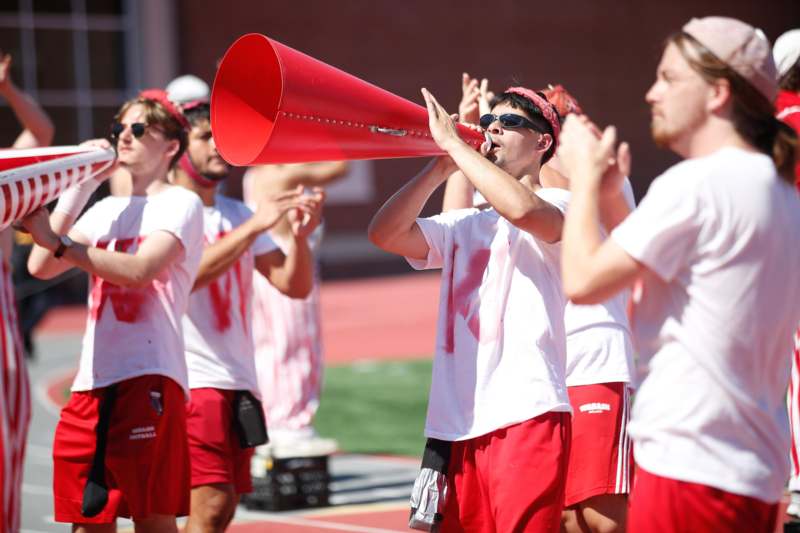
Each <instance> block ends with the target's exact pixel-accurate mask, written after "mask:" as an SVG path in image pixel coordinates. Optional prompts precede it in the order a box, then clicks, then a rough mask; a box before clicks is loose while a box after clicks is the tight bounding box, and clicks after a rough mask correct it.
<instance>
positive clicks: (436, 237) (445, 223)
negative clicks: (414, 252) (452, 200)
mask: <svg viewBox="0 0 800 533" xmlns="http://www.w3.org/2000/svg"><path fill="white" fill-rule="evenodd" d="M477 211H478V210H477V209H456V210H453V211H448V212H447V213H441V214H439V215H435V216H432V217H428V218H418V219H417V226H419V229H420V230H421V231H422V236H423V237H425V242H427V243H428V257H426V258H425V259H414V258H413V257H406V261H408V264H409V265H411V268H413V269H415V270H429V269H434V268H442V266H443V265H444V257H445V255H446V253H447V249H448V246H450V247H452V246H453V239H452V233H453V231H454V229H455V226H456V224H457V223H458V221H459V220H461V219H463V218H464V217H467V216H469V215H471V214H473V213H476V212H477ZM448 237H449V238H448Z"/></svg>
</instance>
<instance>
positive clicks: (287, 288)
mask: <svg viewBox="0 0 800 533" xmlns="http://www.w3.org/2000/svg"><path fill="white" fill-rule="evenodd" d="M256 270H258V272H259V273H260V274H261V275H262V276H264V277H265V278H267V279H268V280H269V282H270V283H271V284H272V285H273V286H274V287H275V288H276V289H278V290H279V291H280V292H282V293H283V294H285V295H286V296H289V297H290V298H305V297H306V296H308V295H309V294H310V293H311V289H312V287H313V283H314V279H313V278H314V255H313V254H312V253H311V248H309V246H308V240H307V239H305V238H293V239H291V241H290V242H289V244H288V247H287V251H286V253H284V252H283V251H282V250H280V249H278V250H273V251H271V252H268V253H266V254H262V255H259V256H256Z"/></svg>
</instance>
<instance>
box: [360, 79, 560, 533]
mask: <svg viewBox="0 0 800 533" xmlns="http://www.w3.org/2000/svg"><path fill="white" fill-rule="evenodd" d="M423 95H424V97H425V101H426V104H427V106H428V114H429V118H430V130H431V134H432V135H433V138H434V140H435V141H436V143H437V144H438V145H439V146H440V147H441V148H442V149H443V150H445V151H446V152H447V153H448V155H447V156H444V157H440V158H438V159H436V160H434V161H433V162H431V163H430V164H429V165H428V166H427V167H426V168H425V169H424V170H423V171H422V172H421V173H420V174H418V175H417V176H416V177H415V178H413V179H412V180H411V181H410V182H409V183H408V184H407V185H406V186H404V187H403V188H402V189H400V191H398V192H397V193H396V194H395V195H394V196H393V197H392V198H391V199H389V201H387V203H386V204H385V205H384V206H383V207H382V208H381V210H380V211H379V212H378V214H376V215H375V218H374V219H373V220H372V223H371V225H370V231H369V236H370V239H371V240H372V242H374V243H375V244H376V245H377V246H379V247H380V248H383V249H384V250H387V251H390V252H393V253H396V254H399V255H403V256H405V257H406V258H407V260H408V261H409V263H410V264H411V265H412V266H413V267H415V268H419V269H423V268H425V269H427V268H442V269H443V271H442V289H441V299H440V312H439V319H438V326H437V328H438V334H437V342H436V353H435V357H434V363H433V381H432V384H431V391H430V398H429V402H428V415H427V420H426V424H425V435H426V436H427V437H428V438H429V439H435V440H436V441H438V442H440V443H441V442H444V443H447V444H450V443H452V444H451V445H450V447H449V452H450V453H449V463H448V464H445V465H444V470H446V475H447V484H448V486H449V489H448V490H449V493H450V494H449V497H448V498H447V502H446V503H445V504H444V505H443V508H439V509H432V510H431V511H433V512H441V513H442V514H443V520H442V521H441V524H440V528H441V529H440V530H441V531H443V532H450V531H482V532H505V531H557V530H558V528H559V524H560V521H561V512H562V509H563V504H564V484H565V476H566V471H567V460H568V457H569V443H570V404H569V396H568V395H567V389H566V385H565V378H564V368H565V357H566V355H565V333H564V305H565V303H566V301H565V298H564V295H563V293H562V291H561V287H560V284H561V279H560V276H559V266H558V263H559V255H560V246H559V245H558V242H559V240H560V239H561V227H562V223H563V218H564V215H563V213H564V211H565V209H566V205H567V201H568V198H569V193H568V192H567V191H564V190H561V189H543V188H541V187H540V185H539V171H540V168H541V165H542V164H543V163H545V162H546V161H547V160H548V159H549V158H550V157H551V156H552V154H553V152H554V151H555V146H556V142H557V139H558V133H559V128H560V127H559V123H558V115H557V113H556V111H555V109H554V108H553V107H552V106H551V105H550V104H549V103H548V102H547V100H546V99H545V98H544V97H543V96H542V95H541V94H537V93H535V92H534V91H531V90H529V89H525V88H522V87H511V88H509V89H507V90H506V91H505V92H504V93H502V94H501V95H499V96H498V97H497V99H496V100H495V102H494V106H493V107H492V109H491V112H490V114H488V115H487V116H484V117H482V124H483V125H484V126H485V128H486V131H487V133H488V135H489V141H488V142H487V145H486V146H485V149H484V150H483V151H484V154H481V153H478V152H476V151H475V150H474V149H472V148H471V147H470V146H469V145H468V144H467V143H466V142H464V141H463V140H462V139H461V138H460V137H459V136H458V134H457V130H456V128H455V125H454V123H453V121H452V119H451V117H450V116H449V115H448V114H447V113H446V111H445V110H444V109H443V108H442V107H441V106H440V105H439V104H438V102H436V100H435V99H434V97H433V96H432V95H431V94H430V93H429V92H428V91H427V90H425V89H423ZM458 172H460V173H463V174H464V176H466V178H467V179H468V180H469V181H470V182H471V183H473V185H474V186H475V187H476V188H477V189H478V191H480V192H481V193H482V194H483V196H484V197H485V198H486V200H487V201H488V203H489V204H490V206H491V207H490V208H488V209H484V210H478V209H461V210H456V211H450V212H447V213H443V214H440V215H436V216H434V217H430V218H418V217H419V214H420V212H421V210H422V208H423V207H424V205H425V203H426V201H427V200H428V198H429V197H430V196H431V194H432V193H433V192H434V191H435V190H436V189H437V188H438V187H439V185H441V184H442V183H444V182H445V181H446V180H447V178H448V177H449V176H450V175H451V174H454V173H458ZM429 444H430V440H429ZM426 455H427V450H426ZM412 507H414V504H413V502H412ZM412 522H413V518H412Z"/></svg>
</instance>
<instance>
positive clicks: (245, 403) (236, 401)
mask: <svg viewBox="0 0 800 533" xmlns="http://www.w3.org/2000/svg"><path fill="white" fill-rule="evenodd" d="M233 425H234V427H235V428H236V432H237V433H238V434H239V446H241V447H242V448H253V447H254V446H260V445H261V444H266V443H267V442H268V441H269V437H268V436H267V423H266V421H265V420H264V409H263V408H262V407H261V402H260V401H258V398H256V397H255V396H253V393H251V392H250V391H246V390H238V391H236V394H235V395H234V397H233Z"/></svg>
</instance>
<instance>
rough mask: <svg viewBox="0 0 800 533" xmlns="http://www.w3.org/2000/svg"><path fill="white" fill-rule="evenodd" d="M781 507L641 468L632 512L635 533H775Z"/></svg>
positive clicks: (631, 521) (629, 526)
mask: <svg viewBox="0 0 800 533" xmlns="http://www.w3.org/2000/svg"><path fill="white" fill-rule="evenodd" d="M777 517H778V504H777V503H766V502H763V501H761V500H758V499H756V498H751V497H748V496H741V495H739V494H732V493H730V492H725V491H724V490H721V489H716V488H713V487H709V486H708V485H700V484H699V483H689V482H688V481H678V480H675V479H669V478H666V477H661V476H657V475H655V474H651V473H650V472H647V471H646V470H644V469H642V468H641V467H638V468H637V469H636V482H635V483H634V486H633V492H632V493H631V499H630V508H629V510H628V531H632V532H635V533H650V532H653V533H655V532H658V533H683V532H687V531H691V532H692V533H706V532H708V533H712V532H713V533H728V532H729V533H735V532H736V533H738V532H740V531H748V532H754V533H756V532H759V533H761V532H763V533H772V531H774V530H775V522H776V520H777Z"/></svg>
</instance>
